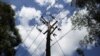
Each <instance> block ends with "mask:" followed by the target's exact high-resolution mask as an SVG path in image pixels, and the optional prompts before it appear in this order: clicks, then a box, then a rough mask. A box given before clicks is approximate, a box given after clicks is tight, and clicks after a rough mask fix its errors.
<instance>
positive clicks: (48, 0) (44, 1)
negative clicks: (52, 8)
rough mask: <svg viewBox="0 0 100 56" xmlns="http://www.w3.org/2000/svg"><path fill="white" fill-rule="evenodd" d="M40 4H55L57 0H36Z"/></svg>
mask: <svg viewBox="0 0 100 56" xmlns="http://www.w3.org/2000/svg"><path fill="white" fill-rule="evenodd" d="M35 1H36V2H37V3H38V4H39V5H48V4H50V5H53V4H55V2H56V0H35Z"/></svg>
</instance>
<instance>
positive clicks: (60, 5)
mask: <svg viewBox="0 0 100 56" xmlns="http://www.w3.org/2000/svg"><path fill="white" fill-rule="evenodd" d="M54 7H56V8H63V7H64V6H63V5H62V4H55V5H54Z"/></svg>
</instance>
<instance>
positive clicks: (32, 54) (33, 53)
mask: <svg viewBox="0 0 100 56" xmlns="http://www.w3.org/2000/svg"><path fill="white" fill-rule="evenodd" d="M44 39H45V37H44V38H43V39H42V41H41V42H40V43H39V45H38V46H37V48H36V49H35V50H34V51H33V53H32V56H33V54H34V52H35V51H36V50H37V49H38V47H39V46H40V45H41V43H42V42H43V41H44Z"/></svg>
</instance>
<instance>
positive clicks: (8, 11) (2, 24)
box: [0, 1, 21, 56]
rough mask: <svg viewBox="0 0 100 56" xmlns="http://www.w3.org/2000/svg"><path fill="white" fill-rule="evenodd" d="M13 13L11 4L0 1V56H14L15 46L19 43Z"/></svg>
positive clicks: (19, 39)
mask: <svg viewBox="0 0 100 56" xmlns="http://www.w3.org/2000/svg"><path fill="white" fill-rule="evenodd" d="M14 15H15V13H14V10H13V9H12V8H11V6H10V5H9V4H6V3H4V2H1V1H0V56H3V55H4V56H14V54H15V47H16V46H18V45H19V44H20V43H21V38H20V35H19V33H18V30H17V29H16V27H15V19H14Z"/></svg>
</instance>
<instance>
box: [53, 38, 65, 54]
mask: <svg viewBox="0 0 100 56" xmlns="http://www.w3.org/2000/svg"><path fill="white" fill-rule="evenodd" d="M54 38H55V39H56V40H57V38H56V37H54ZM57 43H58V46H59V48H60V50H61V51H62V53H63V56H65V54H64V51H63V50H62V48H61V46H60V44H59V42H57Z"/></svg>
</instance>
